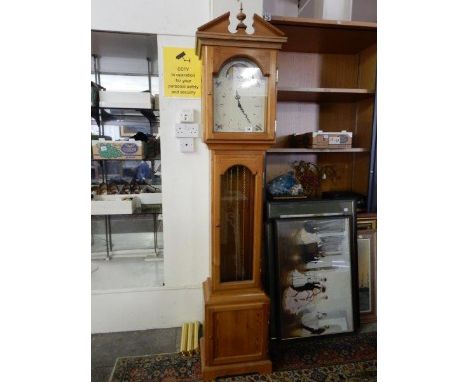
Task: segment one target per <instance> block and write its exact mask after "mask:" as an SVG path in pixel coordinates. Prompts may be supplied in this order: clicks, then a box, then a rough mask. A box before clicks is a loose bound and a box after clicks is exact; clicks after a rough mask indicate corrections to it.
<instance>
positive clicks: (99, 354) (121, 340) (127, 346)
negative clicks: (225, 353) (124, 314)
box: [91, 324, 377, 382]
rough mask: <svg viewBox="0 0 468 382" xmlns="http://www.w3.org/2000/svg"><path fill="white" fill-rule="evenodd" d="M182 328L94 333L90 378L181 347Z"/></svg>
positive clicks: (100, 379) (99, 380)
mask: <svg viewBox="0 0 468 382" xmlns="http://www.w3.org/2000/svg"><path fill="white" fill-rule="evenodd" d="M376 330H377V325H376V324H366V325H362V327H361V330H360V331H361V332H371V331H376ZM179 346H180V328H169V329H152V330H140V331H136V332H119V333H105V334H93V335H92V336H91V381H92V382H108V380H109V377H110V375H111V372H112V368H113V367H114V363H115V360H116V359H117V358H118V357H124V356H132V355H145V354H157V353H173V352H176V351H178V350H179Z"/></svg>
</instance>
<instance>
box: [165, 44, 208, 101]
mask: <svg viewBox="0 0 468 382" xmlns="http://www.w3.org/2000/svg"><path fill="white" fill-rule="evenodd" d="M163 49H164V50H163V55H164V95H165V96H166V97H179V98H200V95H201V62H200V60H199V59H198V57H197V55H196V54H195V49H194V48H177V47H164V48H163Z"/></svg>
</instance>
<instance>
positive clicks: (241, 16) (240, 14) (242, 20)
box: [236, 3, 247, 30]
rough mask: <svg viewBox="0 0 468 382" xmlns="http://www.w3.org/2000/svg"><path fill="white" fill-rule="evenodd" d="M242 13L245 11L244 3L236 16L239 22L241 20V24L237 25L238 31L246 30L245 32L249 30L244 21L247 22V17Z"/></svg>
mask: <svg viewBox="0 0 468 382" xmlns="http://www.w3.org/2000/svg"><path fill="white" fill-rule="evenodd" d="M242 11H243V8H242V3H241V4H240V12H239V13H238V14H237V16H236V17H237V20H239V24H237V27H236V29H237V30H238V29H244V30H245V29H247V25H245V24H244V20H245V18H246V17H247V16H246V15H245V13H244V12H242Z"/></svg>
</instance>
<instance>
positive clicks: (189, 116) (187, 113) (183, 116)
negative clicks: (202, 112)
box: [179, 110, 193, 123]
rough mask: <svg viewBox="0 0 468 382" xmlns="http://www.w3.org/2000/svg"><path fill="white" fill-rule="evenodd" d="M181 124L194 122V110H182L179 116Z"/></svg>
mask: <svg viewBox="0 0 468 382" xmlns="http://www.w3.org/2000/svg"><path fill="white" fill-rule="evenodd" d="M179 119H180V122H183V123H187V122H189V123H191V122H193V110H182V111H181V112H180V114H179Z"/></svg>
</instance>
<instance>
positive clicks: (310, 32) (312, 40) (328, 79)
mask: <svg viewBox="0 0 468 382" xmlns="http://www.w3.org/2000/svg"><path fill="white" fill-rule="evenodd" d="M271 23H272V24H273V25H274V26H275V27H277V28H278V29H280V30H281V31H282V32H284V34H285V35H286V36H287V37H288V41H287V43H286V44H285V45H284V46H283V48H282V50H281V51H280V52H279V55H278V70H279V82H278V98H277V101H278V102H277V120H278V122H277V134H276V135H277V139H276V144H275V145H274V147H272V148H270V149H269V150H268V155H267V170H266V171H267V181H269V180H271V179H273V178H274V177H276V176H278V175H280V174H282V173H284V172H286V171H288V170H290V169H291V167H290V164H291V162H293V161H295V160H304V161H308V162H313V163H317V164H318V165H320V166H331V167H333V168H334V170H335V172H336V175H337V176H336V177H335V178H334V179H331V178H328V179H326V180H324V181H323V182H322V184H321V191H322V192H353V193H356V194H359V195H362V196H363V197H365V198H369V199H371V200H370V203H367V210H372V209H373V208H375V205H374V200H375V198H372V195H373V194H372V192H373V191H372V190H374V188H375V187H374V188H373V185H374V184H375V183H373V179H374V178H373V176H372V175H373V173H374V172H373V171H374V167H373V163H374V162H375V157H376V156H375V150H376V139H375V137H376V123H374V114H375V113H374V109H375V99H376V62H377V25H376V24H375V23H366V22H347V21H333V20H316V19H308V18H297V17H280V16H273V17H272V20H271ZM318 130H321V131H323V132H339V131H343V130H346V131H348V132H352V133H353V138H352V141H353V144H352V147H351V148H340V149H323V148H322V149H320V148H310V147H309V148H304V147H301V148H298V147H292V146H291V144H290V139H289V138H290V136H291V135H293V134H302V133H312V132H313V131H318Z"/></svg>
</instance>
